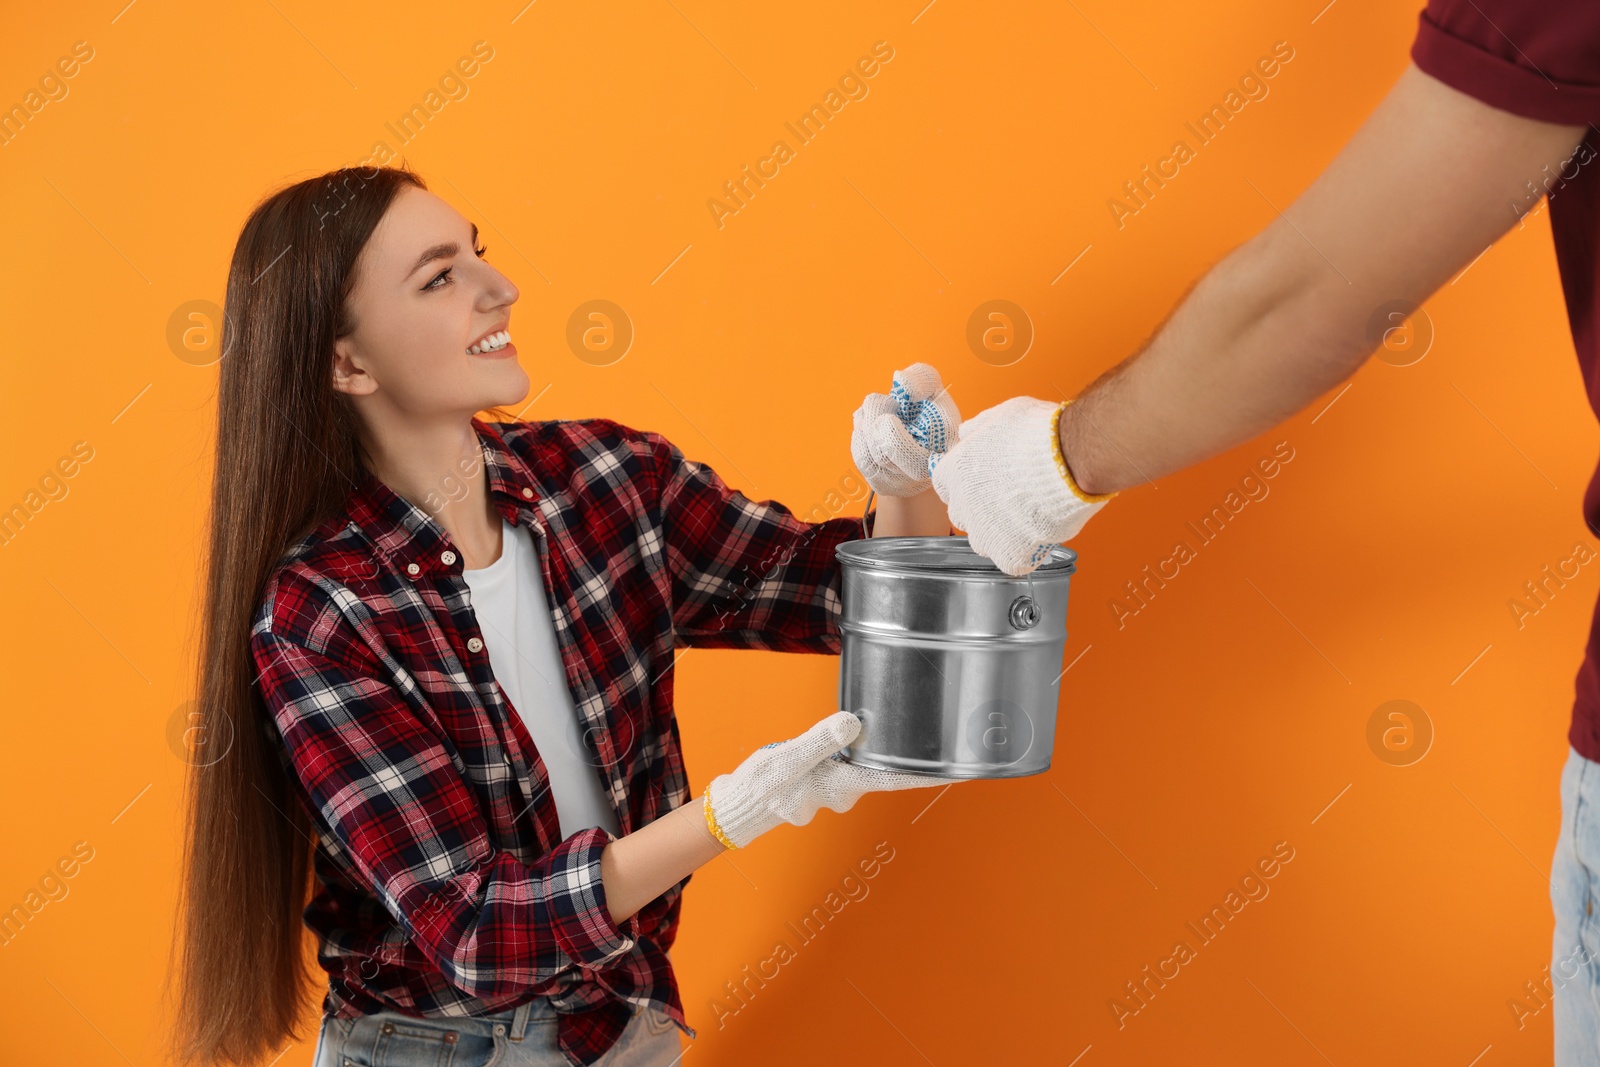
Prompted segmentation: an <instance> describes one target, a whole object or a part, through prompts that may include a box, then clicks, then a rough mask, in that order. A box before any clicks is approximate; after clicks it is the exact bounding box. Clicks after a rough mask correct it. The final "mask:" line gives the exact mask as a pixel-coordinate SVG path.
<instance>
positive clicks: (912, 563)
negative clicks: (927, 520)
mask: <svg viewBox="0 0 1600 1067" xmlns="http://www.w3.org/2000/svg"><path fill="white" fill-rule="evenodd" d="M834 553H835V554H836V555H837V556H838V557H839V559H840V560H843V561H845V562H848V563H852V564H856V565H858V566H866V567H882V568H885V569H892V570H909V571H938V572H940V573H945V572H950V571H958V572H961V573H963V574H991V575H999V576H1001V577H1004V578H1010V577H1011V575H1008V574H1006V573H1005V572H1004V571H1002V570H1001V569H1000V568H999V567H997V566H995V564H994V561H993V560H991V559H989V557H987V556H982V555H979V554H978V553H977V552H975V551H973V549H972V546H971V545H970V544H968V543H967V539H966V538H965V537H870V538H857V539H856V540H854V541H843V542H841V543H840V544H839V545H838V546H836V547H835V548H834ZM1077 564H1078V553H1077V552H1075V551H1073V550H1072V549H1070V548H1068V547H1067V546H1065V545H1055V546H1053V547H1052V548H1051V549H1050V555H1049V557H1048V558H1047V559H1046V560H1045V561H1044V562H1043V563H1041V564H1039V566H1038V567H1036V568H1035V569H1034V570H1033V572H1032V573H1033V574H1036V575H1056V574H1060V575H1066V574H1071V573H1072V572H1073V571H1074V570H1076V569H1077ZM1017 580H1018V581H1021V580H1022V579H1020V578H1019V579H1017Z"/></svg>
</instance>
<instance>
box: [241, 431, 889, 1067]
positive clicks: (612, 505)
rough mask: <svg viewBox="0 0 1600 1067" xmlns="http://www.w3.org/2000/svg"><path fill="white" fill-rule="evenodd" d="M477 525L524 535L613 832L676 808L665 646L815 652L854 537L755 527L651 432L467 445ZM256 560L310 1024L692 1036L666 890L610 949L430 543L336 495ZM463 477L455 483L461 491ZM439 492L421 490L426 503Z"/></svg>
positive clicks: (358, 497)
mask: <svg viewBox="0 0 1600 1067" xmlns="http://www.w3.org/2000/svg"><path fill="white" fill-rule="evenodd" d="M472 422H473V427H474V429H475V430H476V431H477V433H478V436H479V438H480V440H481V442H482V445H483V457H484V462H485V465H486V467H487V470H488V486H489V491H490V494H491V497H492V501H493V504H494V507H495V509H496V510H497V511H499V513H500V514H501V515H503V516H504V517H505V518H506V519H507V520H508V521H509V522H511V523H512V524H514V525H516V526H517V527H518V528H519V529H521V528H529V527H531V529H532V530H533V532H534V536H535V539H536V543H537V545H538V548H539V555H540V558H541V561H542V564H543V571H544V580H545V587H546V589H547V590H548V594H549V603H550V609H551V612H552V615H553V619H554V623H555V631H556V635H557V638H558V640H559V642H560V645H561V657H562V661H563V663H564V665H565V667H566V676H567V684H568V686H569V687H570V689H571V692H572V695H573V701H574V703H575V704H576V706H577V710H578V713H579V715H580V716H581V717H582V719H583V722H584V725H585V726H586V728H587V729H586V731H585V735H586V737H587V738H588V739H589V749H590V751H589V753H588V754H589V757H590V759H591V760H592V762H593V763H594V765H595V767H596V773H597V774H598V775H600V778H601V782H602V785H603V787H604V788H605V790H606V792H607V793H608V794H609V796H610V798H611V801H612V803H613V805H614V806H615V809H616V814H617V821H618V824H619V826H620V827H621V831H622V833H623V834H628V833H631V832H632V831H634V830H636V829H638V828H639V827H641V826H644V825H645V824H647V823H649V822H652V821H653V820H655V819H657V818H659V817H660V816H662V815H664V814H666V813H667V812H668V811H670V810H672V809H673V808H675V807H678V806H679V805H681V804H684V803H686V802H688V801H689V799H690V798H691V797H692V796H694V795H695V794H696V792H697V790H695V789H692V788H690V784H689V782H688V779H687V775H686V774H685V771H684V765H683V756H682V752H681V750H680V747H679V738H678V727H677V723H676V720H675V718H674V715H673V707H672V690H673V669H672V668H673V656H674V651H673V650H674V648H677V647H685V646H689V647H720V648H759V649H772V650H777V651H784V652H811V653H824V654H837V653H838V652H839V650H840V639H839V631H838V620H839V613H840V606H841V605H840V598H839V581H840V576H839V569H838V562H837V560H836V559H835V557H834V547H835V546H836V545H838V544H839V543H840V542H842V541H848V540H852V539H855V538H858V537H860V536H861V520H860V519H859V518H855V517H848V518H843V517H842V518H833V519H828V520H825V521H822V522H804V521H801V520H800V519H799V518H797V517H796V516H795V515H793V514H792V513H791V512H790V511H789V510H788V509H787V508H785V507H784V506H783V505H781V504H778V503H775V502H773V501H770V500H769V501H763V502H759V503H758V502H754V501H751V500H749V499H748V498H747V497H745V496H744V495H743V494H741V493H739V492H737V491H736V490H733V489H730V488H728V486H726V485H725V484H723V482H722V480H721V479H720V478H719V477H718V476H717V474H716V473H715V472H714V471H713V470H712V469H711V468H710V467H708V466H706V465H704V464H701V463H698V462H695V461H693V460H689V459H685V458H684V456H683V453H682V452H680V451H679V450H678V449H677V448H676V447H674V446H673V445H672V444H671V443H670V442H669V441H667V440H666V438H664V437H662V436H661V435H660V434H656V433H651V432H648V431H640V430H634V429H630V428H629V427H626V426H623V425H621V424H619V423H616V422H613V421H611V420H609V419H598V418H596V419H574V420H558V421H549V422H508V423H487V422H484V421H483V420H481V419H477V418H474V419H473V420H472ZM362 474H363V477H362V481H361V484H360V485H359V486H357V487H356V489H355V490H353V491H352V492H351V494H350V496H349V498H348V499H347V501H346V504H345V510H344V512H343V513H342V514H340V515H337V516H334V517H332V518H330V519H328V520H327V521H325V522H323V523H322V524H321V525H320V526H318V527H317V528H316V529H315V530H313V531H311V532H310V533H309V534H307V535H306V536H305V537H303V538H301V539H300V540H299V541H298V542H297V543H295V544H294V545H293V546H291V547H290V549H289V550H288V551H287V552H286V553H285V555H284V556H283V557H282V558H281V559H280V560H279V561H278V563H277V565H276V567H275V568H274V570H273V573H272V575H271V577H270V578H269V580H268V582H267V584H266V587H265V590H264V592H263V596H262V601H261V604H260V606H259V608H258V609H257V612H256V614H255V618H254V625H253V627H252V629H251V651H252V653H253V654H254V657H255V663H256V667H257V669H258V670H259V671H260V672H261V673H260V678H259V682H258V684H259V687H260V692H261V695H262V697H263V699H264V700H265V703H266V708H267V710H268V712H269V713H270V718H271V722H272V726H273V727H274V728H275V729H274V730H271V731H269V732H271V733H272V736H273V738H274V740H275V741H277V742H279V744H280V752H281V754H282V756H283V758H284V760H285V766H286V767H287V768H288V770H289V773H290V777H291V779H292V780H293V781H294V782H295V783H296V784H297V786H298V787H299V792H300V794H301V797H302V800H303V802H304V803H305V805H306V807H307V810H308V811H310V813H311V815H312V816H313V818H314V819H315V822H316V825H317V827H318V831H319V833H318V839H317V847H316V861H315V869H316V874H317V890H316V893H315V895H314V898H313V899H312V901H311V903H310V904H309V905H308V906H307V908H306V910H305V921H306V924H307V926H308V927H310V928H311V929H312V930H313V931H314V932H315V933H316V935H317V937H318V941H319V948H318V959H319V960H320V962H321V964H322V966H323V968H324V969H325V970H326V971H327V972H328V975H329V988H328V994H327V997H326V999H325V1000H324V1002H323V1012H324V1014H326V1015H337V1016H341V1017H351V1016H356V1015H361V1014H368V1013H372V1012H376V1011H379V1010H390V1011H399V1012H403V1013H405V1014H408V1015H414V1016H423V1015H426V1016H464V1015H484V1014H488V1013H492V1012H501V1011H505V1010H507V1009H510V1008H513V1007H516V1006H517V1005H519V1004H521V1003H522V1002H524V1001H527V1000H530V999H532V998H534V997H536V996H544V997H549V998H550V1000H551V1003H552V1006H553V1007H555V1008H556V1010H557V1012H558V1013H559V1019H558V1033H559V1038H560V1044H561V1048H562V1050H563V1051H564V1052H565V1054H566V1056H567V1057H568V1059H569V1060H571V1061H572V1062H573V1063H575V1064H590V1063H593V1062H594V1061H595V1060H596V1059H598V1058H599V1057H600V1055H601V1054H602V1053H604V1052H605V1051H606V1050H607V1049H608V1048H610V1047H611V1046H612V1044H614V1043H615V1041H616V1039H617V1037H618V1035H620V1034H621V1032H622V1030H623V1028H624V1027H625V1026H626V1025H627V1022H628V1019H629V1015H630V1012H631V1008H630V1004H629V1002H632V1003H633V1004H637V1005H654V1006H655V1007H657V1008H659V1009H660V1010H662V1011H664V1012H665V1013H666V1014H668V1015H669V1016H670V1017H671V1018H672V1019H673V1020H674V1021H675V1022H677V1023H678V1025H679V1026H680V1027H681V1028H682V1029H683V1030H684V1031H685V1032H686V1033H688V1034H689V1035H690V1036H691V1037H693V1036H694V1034H695V1031H694V1029H693V1028H692V1027H690V1026H689V1024H688V1021H687V1019H686V1018H685V1016H684V1011H683V1005H682V1003H681V1001H680V998H679V995H678V988H677V982H676V980H675V979H674V977H673V973H672V968H671V965H670V962H669V960H668V959H667V956H666V952H667V950H668V949H669V948H671V946H672V943H673V940H674V938H675V937H676V931H677V922H678V915H679V910H680V903H681V899H682V893H683V887H684V886H685V885H686V884H687V883H688V878H684V879H683V881H681V882H679V883H678V884H677V885H675V886H673V887H672V888H671V889H669V890H667V891H666V892H665V893H663V894H662V895H661V896H659V897H657V898H656V899H655V900H653V901H651V902H650V903H649V904H647V905H645V907H643V908H642V909H641V910H640V911H639V912H638V913H637V914H635V915H632V916H630V917H629V918H628V919H627V920H626V921H625V922H623V923H622V924H621V925H620V926H619V925H618V924H617V923H615V922H614V921H613V920H612V919H611V916H610V913H609V911H608V910H607V907H606V895H605V887H604V885H603V884H602V882H601V879H600V854H601V851H602V850H603V849H604V848H605V846H606V844H607V842H609V841H611V840H613V838H612V837H611V835H610V834H609V833H608V832H607V831H606V830H604V829H603V828H601V827H591V828H589V829H586V830H584V831H582V832H580V833H577V834H574V835H573V836H572V837H570V838H568V839H566V840H562V839H561V835H560V824H559V821H558V819H557V816H556V808H555V802H554V799H553V797H552V795H551V792H550V785H549V779H548V776H547V774H546V771H545V766H544V764H543V762H542V761H541V759H540V757H539V753H538V752H537V751H536V750H535V748H534V745H533V742H532V740H531V739H530V737H529V736H528V732H527V729H526V727H525V725H524V724H523V722H522V719H521V718H520V716H519V715H518V714H517V713H516V712H515V711H514V710H513V708H512V707H511V704H510V702H509V700H508V699H507V698H506V695H505V692H504V690H503V689H501V687H500V685H499V684H498V683H497V682H496V681H495V677H494V674H493V672H492V671H491V669H490V665H489V652H488V648H487V646H486V645H484V643H483V640H482V634H481V632H480V631H479V629H478V623H477V621H476V619H475V617H474V615H473V612H472V605H471V602H470V592H469V590H468V587H467V584H466V582H465V580H464V579H463V578H462V577H461V571H462V560H461V556H460V553H459V551H456V550H455V549H454V547H453V546H452V544H451V543H450V540H449V537H448V535H447V534H446V533H445V531H444V529H443V527H441V526H440V525H439V524H438V523H437V522H435V521H434V520H433V519H432V518H431V517H430V516H429V514H428V512H427V511H425V510H424V509H423V508H422V507H419V506H417V505H415V504H412V503H410V502H409V501H407V500H406V499H404V498H402V497H400V496H399V495H397V494H396V493H395V492H394V491H393V490H391V489H390V488H389V487H388V486H386V485H385V484H384V483H383V482H381V481H379V480H378V479H377V478H376V477H374V476H373V475H372V474H371V473H370V472H367V471H363V472H362ZM477 474H478V472H477V471H472V472H470V473H469V474H466V475H465V476H466V477H476V476H477ZM442 491H443V487H441V492H442Z"/></svg>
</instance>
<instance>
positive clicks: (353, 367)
mask: <svg viewBox="0 0 1600 1067" xmlns="http://www.w3.org/2000/svg"><path fill="white" fill-rule="evenodd" d="M333 387H334V389H336V390H337V391H339V392H341V393H349V394H350V395H351V396H366V395H367V394H368V393H372V392H375V391H376V390H377V388H378V383H377V381H376V380H374V379H373V377H372V375H370V374H368V373H367V372H366V370H365V369H364V368H363V367H362V366H361V360H360V358H359V357H358V356H357V355H356V354H355V345H354V344H353V343H352V342H351V340H350V338H349V337H348V336H345V337H341V338H339V339H338V340H337V341H335V342H333Z"/></svg>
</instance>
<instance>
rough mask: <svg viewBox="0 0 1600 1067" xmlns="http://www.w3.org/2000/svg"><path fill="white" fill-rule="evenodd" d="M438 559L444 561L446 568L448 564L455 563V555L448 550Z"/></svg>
mask: <svg viewBox="0 0 1600 1067" xmlns="http://www.w3.org/2000/svg"><path fill="white" fill-rule="evenodd" d="M439 558H440V559H442V560H444V565H445V566H446V567H448V566H450V564H452V563H454V562H455V561H456V554H455V553H454V552H451V551H450V550H449V549H445V553H444V555H442V556H440V557H439Z"/></svg>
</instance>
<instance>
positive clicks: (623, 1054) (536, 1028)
mask: <svg viewBox="0 0 1600 1067" xmlns="http://www.w3.org/2000/svg"><path fill="white" fill-rule="evenodd" d="M681 1033H682V1031H681V1030H679V1029H678V1025H677V1024H676V1023H674V1022H673V1021H672V1020H671V1019H669V1018H667V1016H666V1015H664V1014H662V1013H661V1012H660V1011H658V1010H656V1009H654V1008H649V1009H645V1008H638V1007H635V1008H634V1014H633V1017H632V1018H631V1019H629V1020H628V1027H627V1029H626V1030H624V1031H623V1032H622V1036H621V1037H620V1038H619V1039H618V1040H617V1043H616V1044H615V1045H613V1046H611V1048H610V1049H609V1050H608V1051H607V1052H606V1054H605V1055H604V1056H601V1057H600V1059H599V1060H597V1061H596V1064H595V1067H677V1065H678V1064H679V1062H680V1061H681V1059H682V1056H683V1046H682V1044H681V1042H680V1041H679V1040H678V1035H679V1034H681ZM312 1067H571V1065H570V1063H569V1062H568V1060H567V1058H566V1056H565V1055H563V1054H562V1052H561V1050H560V1049H559V1048H558V1047H557V1046H556V1013H555V1009H554V1008H551V1007H550V1002H549V1001H548V1000H545V999H543V998H536V999H534V1000H531V1001H529V1002H528V1003H526V1004H524V1005H522V1006H521V1007H519V1008H514V1009H512V1010H510V1011H506V1012H500V1013H498V1014H495V1015H482V1016H476V1017H472V1018H425V1019H418V1018H415V1017H413V1016H410V1015H403V1014H400V1013H398V1012H389V1011H384V1012H378V1013H377V1014H375V1015H363V1016H361V1017H359V1018H356V1019H335V1018H328V1017H324V1018H323V1020H322V1029H321V1032H320V1033H319V1034H318V1035H317V1048H316V1054H315V1057H314V1058H313V1060H312Z"/></svg>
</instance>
